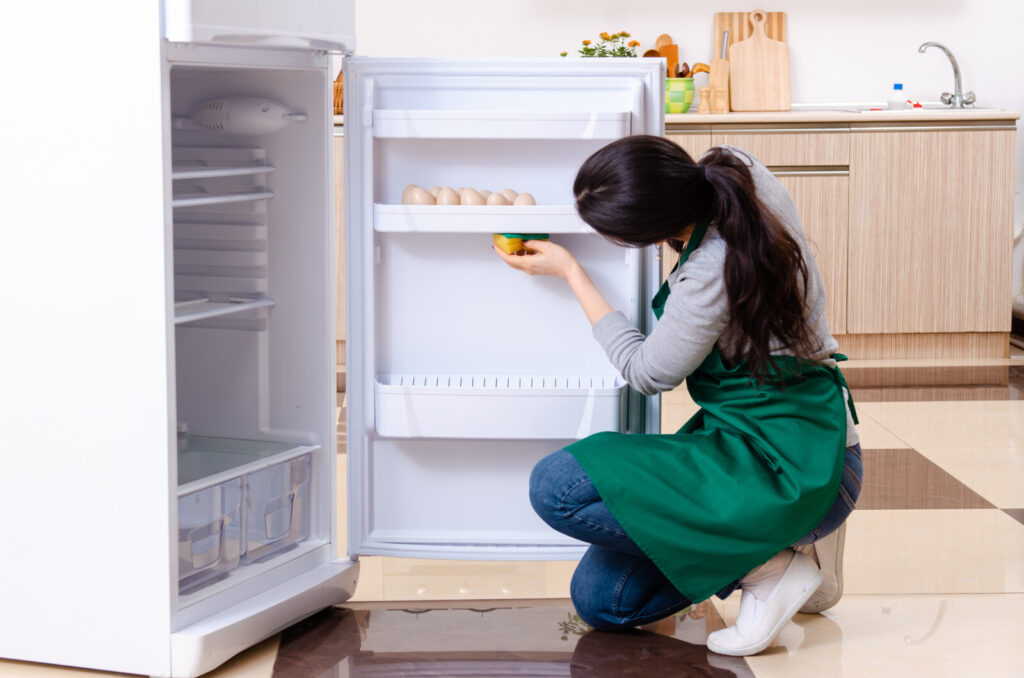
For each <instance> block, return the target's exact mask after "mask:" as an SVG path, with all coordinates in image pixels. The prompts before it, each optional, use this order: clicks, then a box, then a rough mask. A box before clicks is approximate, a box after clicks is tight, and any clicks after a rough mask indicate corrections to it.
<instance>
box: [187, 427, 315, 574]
mask: <svg viewBox="0 0 1024 678" xmlns="http://www.w3.org/2000/svg"><path fill="white" fill-rule="evenodd" d="M317 449H319V448H317V447H315V446H307V445H294V444H291V443H281V442H273V441H263V440H243V439H237V438H218V437H210V436H196V435H187V434H180V435H179V437H178V589H179V592H181V593H188V592H190V591H192V590H193V589H196V588H199V587H200V586H203V585H205V584H207V583H210V582H212V581H213V580H216V579H220V578H222V575H229V574H231V573H232V572H233V571H235V570H237V569H239V568H244V567H245V563H249V562H253V561H257V560H263V559H266V558H268V557H269V556H272V555H275V554H277V553H279V552H281V551H283V550H286V549H288V548H289V547H291V546H293V545H294V544H296V543H298V542H300V541H303V540H304V539H306V538H307V537H308V535H309V529H310V511H309V503H310V477H311V466H312V454H313V452H314V451H315V450H317Z"/></svg>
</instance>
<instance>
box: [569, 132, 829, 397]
mask: <svg viewBox="0 0 1024 678" xmlns="http://www.w3.org/2000/svg"><path fill="white" fill-rule="evenodd" d="M573 193H574V194H575V196H576V209H577V211H578V212H579V215H580V217H581V218H582V219H583V220H584V221H585V222H586V223H588V224H589V225H590V226H592V227H593V228H594V230H596V231H597V232H598V233H601V234H602V235H604V236H605V237H607V238H609V239H611V240H613V241H615V242H618V243H620V244H623V245H627V246H633V247H643V246H647V245H652V244H654V243H657V242H662V241H667V242H668V243H669V245H670V246H672V247H673V248H674V249H676V250H678V249H680V245H681V243H680V242H679V241H678V240H677V238H679V236H680V234H682V233H683V231H684V230H685V229H686V228H687V227H688V226H690V225H692V224H694V223H695V222H697V221H698V220H700V219H702V218H706V217H708V216H710V217H711V219H712V221H713V223H714V225H715V226H716V227H717V228H718V232H719V233H720V235H721V236H722V239H723V240H724V241H725V243H726V246H727V256H726V260H725V270H724V276H725V289H726V293H727V294H728V298H729V325H728V326H727V327H726V331H725V334H726V338H727V339H728V340H729V345H730V346H734V347H736V350H737V351H738V355H737V357H738V358H739V359H742V360H745V361H746V362H747V365H748V368H749V369H750V372H751V374H753V375H754V376H755V378H756V379H757V380H758V381H759V382H760V383H764V381H765V380H766V379H767V378H768V377H769V376H770V370H771V368H772V366H773V361H772V358H771V351H772V349H773V348H786V349H789V350H790V351H791V352H792V353H794V354H795V355H798V356H801V357H809V356H810V355H811V354H812V353H813V352H814V349H815V348H816V346H815V345H814V341H813V335H812V333H811V331H810V328H809V327H808V324H807V316H806V309H805V306H804V291H805V290H806V289H807V285H808V269H807V262H806V261H805V260H804V257H803V254H802V252H801V249H800V245H799V244H798V243H797V241H796V240H795V239H794V238H793V236H791V235H790V234H789V232H788V231H787V230H786V228H785V227H784V226H783V225H782V223H781V222H780V221H779V220H778V218H777V217H776V216H775V215H774V214H772V213H771V211H769V210H768V209H767V208H766V207H765V206H764V205H763V204H762V203H761V201H760V200H759V199H758V197H757V192H756V190H755V186H754V179H753V177H752V176H751V174H750V170H749V169H748V167H747V165H746V164H745V163H744V162H743V161H742V160H741V159H740V158H738V157H736V155H734V154H733V153H731V152H730V151H728V150H725V149H722V148H713V149H711V150H710V151H709V152H708V153H707V154H706V155H705V156H704V157H703V159H702V162H700V163H696V162H694V160H693V159H692V158H691V157H690V155H689V154H688V153H687V152H686V151H684V150H683V149H682V148H681V147H679V146H678V145H676V144H675V143H673V142H671V141H669V140H667V139H665V138H662V137H655V136H642V135H641V136H631V137H626V138H624V139H619V140H618V141H614V142H612V143H610V144H608V145H607V146H605V147H604V148H602V149H600V150H599V151H597V152H596V153H594V154H593V155H591V156H590V157H589V158H587V160H586V161H585V162H584V163H583V165H582V166H581V167H580V170H579V173H578V174H577V175H576V181H575V183H574V184H573Z"/></svg>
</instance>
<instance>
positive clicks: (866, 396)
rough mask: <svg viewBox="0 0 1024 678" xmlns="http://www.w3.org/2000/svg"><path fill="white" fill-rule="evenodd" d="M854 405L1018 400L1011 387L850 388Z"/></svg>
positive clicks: (1015, 391) (1014, 390) (1017, 390)
mask: <svg viewBox="0 0 1024 678" xmlns="http://www.w3.org/2000/svg"><path fill="white" fill-rule="evenodd" d="M851 393H852V394H853V401H854V403H858V402H861V403H879V402H924V401H930V400H1020V398H1021V392H1020V390H1019V389H1017V388H1015V387H1013V386H926V387H921V386H894V387H888V388H856V387H851Z"/></svg>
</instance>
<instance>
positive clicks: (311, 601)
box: [0, 0, 664, 677]
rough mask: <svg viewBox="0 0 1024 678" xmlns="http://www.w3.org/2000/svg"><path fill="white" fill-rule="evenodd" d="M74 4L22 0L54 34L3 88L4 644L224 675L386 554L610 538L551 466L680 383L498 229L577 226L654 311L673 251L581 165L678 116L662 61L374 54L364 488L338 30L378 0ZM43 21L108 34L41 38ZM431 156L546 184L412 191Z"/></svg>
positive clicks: (362, 309) (361, 183)
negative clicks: (334, 71)
mask: <svg viewBox="0 0 1024 678" xmlns="http://www.w3.org/2000/svg"><path fill="white" fill-rule="evenodd" d="M53 11H54V10H53V8H52V7H48V6H47V4H46V3H21V4H20V5H19V7H18V8H17V9H15V10H13V15H12V16H11V17H10V18H11V21H12V24H11V25H18V26H22V27H24V28H25V30H22V31H12V35H11V39H10V40H8V41H6V42H5V44H4V45H3V46H2V49H3V50H4V52H3V53H2V54H0V56H2V57H4V58H7V59H9V62H8V63H15V60H16V58H17V57H18V56H19V55H21V56H22V57H23V56H24V54H30V53H31V54H34V55H35V56H34V57H33V62H32V65H31V67H28V66H26V67H23V68H13V69H11V72H10V77H9V78H8V82H7V85H6V88H7V91H8V92H9V93H11V94H12V96H13V97H14V99H13V100H17V101H19V106H16V107H15V106H9V107H6V110H5V111H4V112H3V113H2V116H3V117H2V119H0V135H2V137H0V140H2V141H3V147H4V149H5V161H6V162H5V170H4V182H3V183H4V186H5V188H6V189H8V191H7V192H6V193H7V195H6V196H5V206H4V213H5V218H4V223H3V226H2V229H0V301H2V302H3V306H4V308H5V311H6V314H5V321H6V322H5V324H4V328H3V332H0V357H2V361H0V407H2V419H0V450H2V453H3V459H4V463H5V471H4V473H3V474H0V516H2V518H0V520H2V521H3V522H2V524H3V526H4V532H5V536H6V544H5V549H4V554H3V557H2V559H0V601H2V603H0V657H4V658H9V659H19V660H25V661H34V662H46V663H54V664H65V665H71V666H80V667H88V668H96V669H104V670H111V671H124V672H129V673H141V674H149V675H154V676H176V677H188V676H196V675H200V674H201V673H204V672H206V671H208V670H210V669H212V668H214V667H216V666H217V665H219V664H221V663H222V662H224V661H225V660H226V659H228V658H230V657H231V656H233V655H234V654H236V653H238V652H239V651H241V650H243V649H245V648H247V647H250V646H251V645H253V644H255V643H256V642H258V641H260V640H261V639H263V638H266V637H268V636H270V635H272V634H274V633H276V632H278V631H279V630H281V629H283V628H285V627H287V626H288V625H290V624H292V623H294V622H295V621H297V620H299V619H302V618H303V617H305V616H307V615H309V614H311V613H313V612H315V611H317V610H319V609H322V608H324V607H326V606H329V605H333V604H336V603H339V602H342V601H344V600H346V599H347V598H348V597H350V596H351V595H352V592H353V591H354V590H355V586H356V583H357V577H358V560H357V559H358V556H359V555H361V554H390V555H402V556H409V557H432V558H449V557H451V558H460V559H461V558H480V559H486V558H500V559H515V558H539V559H557V558H576V557H578V556H579V554H580V553H581V548H582V547H581V545H580V544H578V543H573V542H572V541H571V540H568V539H566V538H564V537H561V536H560V535H558V534H557V533H555V532H553V531H552V530H550V529H549V528H547V527H546V526H545V525H543V523H541V522H540V520H539V519H538V518H537V517H536V516H535V515H534V514H533V512H532V510H531V509H530V507H529V502H528V499H527V495H526V481H527V478H528V474H529V471H530V469H531V467H532V465H533V464H534V463H535V462H536V461H537V460H538V459H539V458H540V457H541V456H543V455H544V454H546V453H547V452H550V451H553V450H555V449H558V448H559V447H561V446H564V445H565V444H566V443H568V442H570V441H572V440H575V439H578V438H580V437H583V436H585V435H588V434H589V433H592V432H595V431H601V430H620V431H656V430H657V429H658V416H657V414H658V411H657V408H658V401H657V399H653V398H642V397H640V396H639V395H638V394H636V393H635V392H632V391H630V390H629V389H628V388H627V387H626V386H625V385H624V383H623V382H622V380H621V378H620V377H619V375H617V374H616V372H615V370H614V368H613V367H612V366H611V365H610V364H609V363H608V361H607V359H606V358H605V357H604V355H603V354H602V353H601V351H600V349H599V348H598V347H597V345H596V344H595V343H594V342H593V340H592V339H591V337H590V335H589V327H588V324H587V322H586V319H585V317H584V316H583V314H582V312H580V311H579V310H578V309H577V308H576V306H575V302H574V300H573V299H572V297H571V295H570V293H569V291H568V289H567V288H566V287H565V286H564V285H560V284H558V283H559V281H555V280H545V279H533V278H529V277H528V276H525V275H522V274H520V273H518V272H515V271H512V270H511V269H508V268H507V267H505V266H504V264H502V263H501V261H500V260H499V259H498V258H497V257H496V256H495V255H494V254H493V252H491V250H490V240H491V234H492V233H494V232H522V233H549V234H550V235H551V237H552V238H553V239H555V240H556V241H558V242H561V243H563V244H565V245H567V246H568V247H569V248H570V249H571V250H572V251H573V252H574V253H575V254H576V255H577V256H578V257H579V259H580V260H581V261H582V262H583V263H584V265H586V266H587V267H588V270H589V271H590V272H591V275H592V276H593V277H594V278H595V282H597V284H598V285H599V286H600V287H601V288H602V289H603V290H604V291H605V293H606V294H607V295H608V296H609V298H610V301H611V302H612V303H613V305H614V306H616V307H617V308H619V309H621V310H623V311H624V312H626V313H627V315H629V316H630V318H631V319H632V320H634V321H635V322H636V323H637V324H638V325H639V326H641V327H644V326H645V325H647V324H648V323H649V322H650V321H651V318H650V315H649V312H648V311H647V310H646V309H647V308H648V305H649V298H650V295H651V294H652V293H653V290H654V289H655V288H656V286H657V282H658V270H657V266H656V264H655V260H654V256H653V251H652V250H650V248H648V249H647V250H628V249H625V250H624V249H622V248H619V247H617V246H615V245H612V244H610V243H608V242H606V241H605V240H603V239H602V238H601V237H599V236H597V235H595V234H593V233H592V232H591V231H590V230H589V229H588V228H587V227H586V225H584V224H583V223H582V222H580V221H579V219H578V218H577V217H576V216H575V213H574V210H573V206H572V193H571V184H572V179H573V177H574V174H575V170H576V168H577V167H578V166H579V164H580V163H581V162H582V161H583V159H584V158H586V157H587V155H589V154H590V153H591V152H593V151H594V150H596V149H597V148H600V147H601V146H602V145H604V144H605V143H607V142H609V141H611V140H612V139H615V138H619V137H622V136H625V135H629V134H641V133H647V134H661V133H662V131H663V114H662V110H661V101H662V94H661V93H662V88H663V85H662V78H663V68H664V67H663V65H662V62H660V61H659V60H641V59H594V60H561V59H550V60H526V59H523V60H519V59H517V60H505V61H449V60H437V61H434V60H390V59H372V58H362V57H355V58H347V59H345V62H346V65H345V68H346V78H345V84H346V99H347V100H346V106H345V113H346V119H345V131H346V158H345V162H346V172H345V181H346V186H345V192H346V195H345V198H346V200H345V204H346V236H345V237H346V256H347V261H346V271H345V275H346V276H347V279H346V290H347V295H348V298H347V300H346V309H347V313H348V319H347V324H348V328H349V330H348V331H349V334H348V337H347V339H348V341H347V346H348V351H349V353H348V357H347V364H348V370H349V386H348V454H347V459H348V464H349V468H348V477H349V487H348V488H347V491H342V492H339V488H337V487H336V486H335V484H336V483H335V478H336V473H335V464H336V460H337V454H336V435H335V430H336V429H335V403H336V394H335V392H334V386H335V379H334V364H335V337H334V330H333V328H334V327H335V319H334V313H335V311H334V309H335V299H334V296H333V290H334V275H335V272H334V270H333V266H334V264H333V258H334V257H333V253H334V243H333V239H334V236H333V228H334V225H333V223H332V221H333V219H332V213H333V208H332V206H333V197H334V195H333V192H334V190H335V188H334V179H333V174H332V158H331V134H332V123H333V120H332V116H331V99H332V88H331V73H330V69H329V56H330V54H331V53H340V54H350V53H351V52H352V51H353V50H354V45H355V43H354V39H353V34H354V28H353V27H354V12H353V3H352V2H336V1H331V2H328V1H327V0H302V1H293V2H291V3H288V4H287V5H285V4H284V3H278V2H274V1H273V0H247V1H245V2H242V1H241V0H236V1H232V2H218V3H208V2H202V1H201V0H164V2H163V3H159V4H158V3H138V2H136V1H135V0H122V1H121V2H112V3H106V4H104V5H102V6H99V7H98V6H95V5H88V6H83V7H79V6H77V5H75V6H72V7H68V8H64V9H63V10H62V15H61V17H60V20H59V21H57V22H53V21H52V16H51V15H52V14H53ZM42 25H47V26H49V27H50V28H49V29H48V30H49V32H48V37H49V38H50V39H51V41H52V44H63V45H81V51H80V53H78V54H75V53H67V52H62V51H59V50H50V51H46V50H41V51H40V50H37V49H34V47H35V41H36V40H37V36H36V35H35V33H34V32H33V31H32V30H29V29H31V28H32V27H33V26H42ZM83 37H85V38H88V39H87V40H83ZM410 183H415V184H419V185H423V186H425V187H426V186H430V185H432V184H438V185H452V186H473V187H477V188H489V189H490V190H500V189H502V188H505V187H512V188H515V189H517V190H519V191H528V192H531V193H532V194H533V195H534V196H535V197H536V202H537V205H535V206H529V207H519V206H503V207H491V206H480V207H475V206H461V205H460V206H451V207H445V206H436V205H435V206H422V207H420V206H416V207H413V206H403V205H401V204H400V203H401V200H400V196H401V193H402V190H403V188H404V187H405V186H406V185H407V184H410ZM339 497H344V498H345V499H344V500H345V501H347V512H348V516H349V529H348V534H349V539H348V544H347V545H339V544H337V543H336V537H335V535H336V534H337V527H338V526H337V524H336V520H337V518H336V516H337V511H336V506H337V502H338V501H339Z"/></svg>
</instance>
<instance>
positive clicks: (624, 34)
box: [619, 31, 629, 38]
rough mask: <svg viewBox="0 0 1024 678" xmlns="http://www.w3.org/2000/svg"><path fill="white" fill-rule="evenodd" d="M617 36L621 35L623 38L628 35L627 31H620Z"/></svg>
mask: <svg viewBox="0 0 1024 678" xmlns="http://www.w3.org/2000/svg"><path fill="white" fill-rule="evenodd" d="M619 36H620V37H623V38H628V37H629V33H627V32H626V31H621V32H620V33H619Z"/></svg>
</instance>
